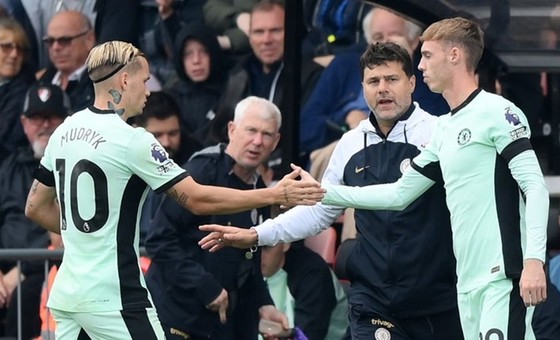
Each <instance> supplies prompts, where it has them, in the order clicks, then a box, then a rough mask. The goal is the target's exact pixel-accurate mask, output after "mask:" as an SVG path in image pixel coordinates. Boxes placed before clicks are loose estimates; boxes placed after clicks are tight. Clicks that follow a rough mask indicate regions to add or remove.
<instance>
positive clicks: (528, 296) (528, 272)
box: [519, 259, 546, 307]
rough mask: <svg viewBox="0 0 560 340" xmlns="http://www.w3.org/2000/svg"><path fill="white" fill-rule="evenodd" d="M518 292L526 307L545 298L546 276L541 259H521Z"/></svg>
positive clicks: (536, 303)
mask: <svg viewBox="0 0 560 340" xmlns="http://www.w3.org/2000/svg"><path fill="white" fill-rule="evenodd" d="M519 294H520V295H521V297H522V298H523V302H524V303H525V306H527V307H530V306H536V305H538V304H539V303H541V302H544V301H545V300H546V277H545V274H544V265H543V263H542V261H540V260H537V259H527V260H525V261H523V271H522V272H521V279H520V280H519Z"/></svg>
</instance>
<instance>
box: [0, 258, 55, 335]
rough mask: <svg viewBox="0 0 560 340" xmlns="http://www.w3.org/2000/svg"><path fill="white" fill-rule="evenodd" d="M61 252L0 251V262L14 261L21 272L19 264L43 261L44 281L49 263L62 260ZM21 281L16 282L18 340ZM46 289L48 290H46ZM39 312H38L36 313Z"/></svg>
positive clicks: (19, 331) (19, 332)
mask: <svg viewBox="0 0 560 340" xmlns="http://www.w3.org/2000/svg"><path fill="white" fill-rule="evenodd" d="M62 254H63V250H62V249H56V250H48V249H0V261H16V266H17V267H18V269H19V270H20V272H21V263H22V262H24V261H40V260H43V261H45V264H44V270H45V279H46V278H47V277H48V275H49V267H50V261H57V260H61V259H62ZM20 286H21V281H19V282H18V286H17V289H16V292H17V331H18V337H17V339H18V340H22V337H21V289H20ZM47 289H48V288H47ZM37 312H39V311H37Z"/></svg>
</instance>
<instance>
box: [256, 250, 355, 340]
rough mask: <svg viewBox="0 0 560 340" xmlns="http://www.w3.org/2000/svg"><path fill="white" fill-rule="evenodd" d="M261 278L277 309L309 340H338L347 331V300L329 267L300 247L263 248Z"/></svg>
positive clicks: (316, 255) (318, 257)
mask: <svg viewBox="0 0 560 340" xmlns="http://www.w3.org/2000/svg"><path fill="white" fill-rule="evenodd" d="M261 258H262V260H261V261H262V264H261V268H262V274H263V276H264V277H265V279H266V283H267V286H268V290H269V291H270V295H271V296H272V299H273V300H274V304H275V305H276V308H278V309H279V310H280V311H281V312H283V313H284V314H286V315H287V316H288V320H289V322H290V327H291V328H293V327H297V328H299V329H300V330H301V331H303V333H304V334H305V336H306V337H307V339H309V340H324V339H328V340H341V339H342V338H343V337H344V335H345V334H346V329H347V328H348V306H347V298H346V294H345V293H344V289H343V288H342V285H341V284H340V282H339V281H338V279H337V278H336V276H335V275H334V273H333V272H332V270H331V269H330V268H329V265H328V264H327V263H326V262H325V261H324V260H323V258H321V256H319V255H318V254H317V253H315V252H313V251H312V250H310V249H308V248H306V247H304V246H302V245H301V244H299V245H297V244H290V243H279V244H277V245H275V246H270V247H263V248H262V254H261Z"/></svg>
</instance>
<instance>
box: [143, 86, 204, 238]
mask: <svg viewBox="0 0 560 340" xmlns="http://www.w3.org/2000/svg"><path fill="white" fill-rule="evenodd" d="M179 114H180V111H179V107H178V106H177V102H176V101H175V99H173V97H172V96H171V95H170V94H168V93H166V92H162V91H160V92H154V93H152V94H150V96H149V97H148V100H146V106H145V107H144V110H143V111H142V114H141V115H139V116H136V117H134V125H135V126H139V127H143V128H144V129H146V131H148V132H150V133H151V134H153V135H154V137H156V139H157V140H158V142H159V143H160V144H161V146H163V147H164V148H165V151H167V153H168V154H169V157H171V158H172V159H173V160H174V161H175V163H177V164H179V165H181V164H183V163H185V162H186V161H187V160H188V159H189V157H190V156H191V155H192V154H193V153H194V152H195V151H197V150H199V149H200V148H201V146H200V143H199V142H198V141H196V140H194V139H193V138H191V137H190V136H189V135H186V134H183V133H181V125H180V120H179ZM163 197H164V195H158V194H156V193H155V192H154V191H153V190H150V192H149V193H148V196H147V197H146V202H145V203H144V207H143V208H142V217H141V218H140V245H141V246H143V245H144V239H145V238H146V234H147V233H148V230H149V229H150V224H151V223H152V219H153V218H154V214H155V213H156V210H157V208H158V206H159V204H160V203H161V200H162V199H163Z"/></svg>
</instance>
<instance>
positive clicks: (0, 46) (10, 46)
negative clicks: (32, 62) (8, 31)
mask: <svg viewBox="0 0 560 340" xmlns="http://www.w3.org/2000/svg"><path fill="white" fill-rule="evenodd" d="M14 49H15V50H16V51H18V52H20V53H23V52H25V50H26V48H25V47H23V46H21V45H18V44H16V43H15V42H6V43H0V50H2V52H4V53H12V51H13V50H14Z"/></svg>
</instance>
